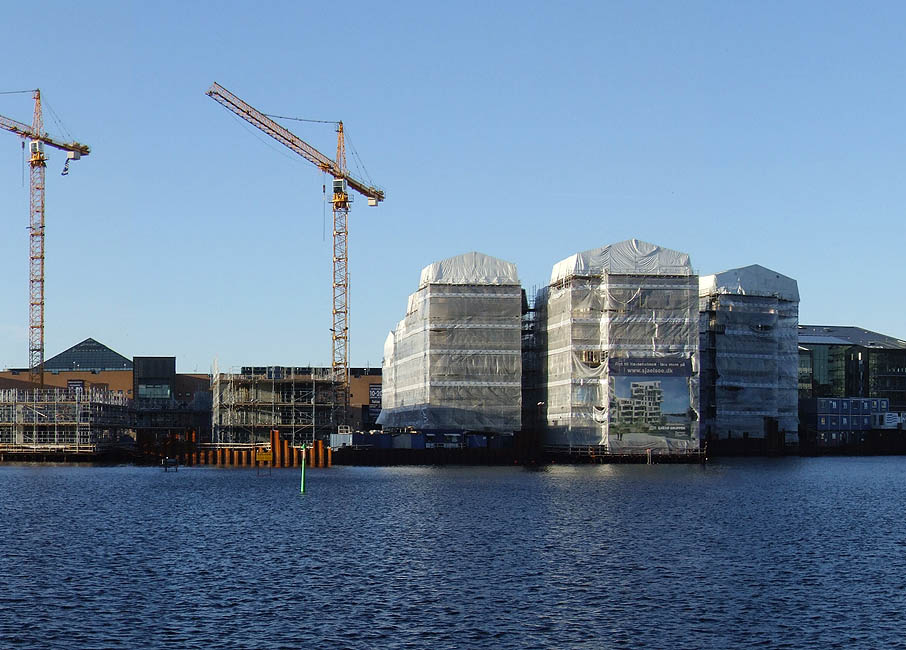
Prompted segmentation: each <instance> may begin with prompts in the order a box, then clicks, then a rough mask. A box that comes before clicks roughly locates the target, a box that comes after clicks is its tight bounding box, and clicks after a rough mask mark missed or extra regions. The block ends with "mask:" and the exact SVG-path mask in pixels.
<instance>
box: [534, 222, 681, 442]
mask: <svg viewBox="0 0 906 650" xmlns="http://www.w3.org/2000/svg"><path fill="white" fill-rule="evenodd" d="M533 311H534V313H533V314H532V316H531V318H527V319H526V321H527V324H528V325H529V327H528V329H529V330H530V333H529V334H528V335H527V339H528V340H536V341H537V343H536V344H535V346H536V350H537V352H536V354H537V355H538V357H539V360H540V361H539V364H538V365H539V369H540V371H539V379H538V385H537V387H536V389H535V390H533V391H532V392H531V393H530V394H531V395H532V397H533V398H535V397H537V398H538V403H537V406H538V419H539V421H540V426H541V428H542V431H543V441H544V445H545V446H546V447H548V448H550V449H554V450H567V451H580V453H581V452H582V450H585V451H587V450H592V451H603V452H611V453H645V452H646V451H647V450H648V449H655V450H659V451H689V450H697V449H698V447H699V414H698V412H699V379H698V373H699V339H698V276H697V275H695V273H694V272H693V270H692V266H691V264H690V261H689V256H688V255H687V254H685V253H680V252H678V251H674V250H671V249H668V248H663V247H661V246H657V245H655V244H650V243H648V242H643V241H640V240H637V239H630V240H627V241H623V242H619V243H616V244H611V245H609V246H604V247H601V248H595V249H592V250H588V251H585V252H583V253H577V254H575V255H571V256H570V257H567V258H566V259H564V260H562V261H561V262H558V263H557V264H555V265H554V267H553V269H552V272H551V278H550V284H549V285H548V286H547V287H545V288H544V289H542V290H541V291H539V292H538V294H537V296H536V298H535V301H534V306H533ZM531 330H534V331H531Z"/></svg>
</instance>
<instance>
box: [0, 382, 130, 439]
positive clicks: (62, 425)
mask: <svg viewBox="0 0 906 650" xmlns="http://www.w3.org/2000/svg"><path fill="white" fill-rule="evenodd" d="M128 429H129V405H128V399H127V398H126V397H124V396H122V395H119V394H115V393H113V392H111V391H107V390H100V389H96V388H92V389H89V390H80V389H40V390H19V389H9V390H0V445H2V447H3V449H4V450H22V451H25V450H28V449H31V450H36V451H80V452H92V451H96V450H97V448H98V447H99V446H101V445H103V444H105V443H111V442H116V441H117V440H118V439H119V437H120V436H121V435H122V434H123V433H125V432H126V430H128Z"/></svg>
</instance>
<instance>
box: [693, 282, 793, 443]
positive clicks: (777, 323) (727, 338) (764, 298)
mask: <svg viewBox="0 0 906 650" xmlns="http://www.w3.org/2000/svg"><path fill="white" fill-rule="evenodd" d="M699 302H700V304H699V308H700V311H701V320H700V331H701V350H702V403H703V406H704V408H703V410H704V417H703V418H702V435H703V436H704V437H706V438H707V437H714V438H721V439H722V438H728V437H730V438H732V437H737V438H742V437H743V436H748V437H750V438H764V437H765V436H766V435H767V434H768V433H769V431H770V430H771V429H772V428H773V427H774V426H776V430H777V431H778V432H779V433H780V434H781V435H783V436H784V440H785V442H787V443H795V442H796V440H797V433H798V428H799V412H798V405H799V392H798V373H799V352H798V349H799V348H798V336H799V288H798V285H797V282H796V281H795V280H793V279H792V278H789V277H787V276H785V275H781V274H779V273H776V272H775V271H772V270H770V269H767V268H765V267H763V266H759V265H757V264H755V265H752V266H746V267H743V268H738V269H731V270H729V271H724V272H722V273H717V274H715V275H709V276H704V277H702V278H701V280H700V282H699Z"/></svg>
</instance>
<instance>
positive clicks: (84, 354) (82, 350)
mask: <svg viewBox="0 0 906 650" xmlns="http://www.w3.org/2000/svg"><path fill="white" fill-rule="evenodd" d="M44 370H46V371H54V370H82V371H86V372H91V371H92V370H94V371H97V372H101V371H104V370H132V361H130V360H129V359H127V358H126V357H124V356H123V355H121V354H119V353H118V352H114V351H113V350H111V349H110V348H108V347H107V346H106V345H104V344H103V343H98V342H97V341H95V340H94V339H85V340H84V341H82V342H81V343H77V344H76V345H73V346H72V347H71V348H69V349H68V350H65V351H63V352H61V353H60V354H58V355H57V356H55V357H52V358H50V359H48V360H47V361H45V362H44Z"/></svg>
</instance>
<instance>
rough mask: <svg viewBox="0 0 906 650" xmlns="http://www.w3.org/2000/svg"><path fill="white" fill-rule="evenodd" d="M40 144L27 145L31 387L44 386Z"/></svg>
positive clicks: (37, 121)
mask: <svg viewBox="0 0 906 650" xmlns="http://www.w3.org/2000/svg"><path fill="white" fill-rule="evenodd" d="M32 130H33V131H34V132H35V133H41V132H43V131H44V120H43V119H42V117H41V91H40V90H36V91H35V113H34V119H33V121H32ZM43 144H44V143H43V142H41V141H40V140H32V141H31V142H29V154H30V155H29V159H28V164H29V167H30V179H31V180H30V183H29V210H28V232H29V235H28V242H29V244H28V251H29V253H28V260H29V263H28V375H29V380H30V381H31V382H32V384H37V385H38V386H40V387H41V388H43V387H44V180H45V175H46V174H45V172H46V169H47V157H46V156H45V155H44V146H43Z"/></svg>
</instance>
